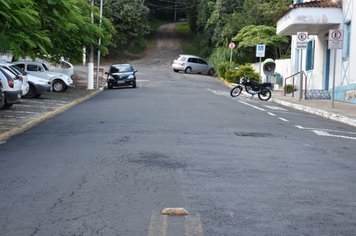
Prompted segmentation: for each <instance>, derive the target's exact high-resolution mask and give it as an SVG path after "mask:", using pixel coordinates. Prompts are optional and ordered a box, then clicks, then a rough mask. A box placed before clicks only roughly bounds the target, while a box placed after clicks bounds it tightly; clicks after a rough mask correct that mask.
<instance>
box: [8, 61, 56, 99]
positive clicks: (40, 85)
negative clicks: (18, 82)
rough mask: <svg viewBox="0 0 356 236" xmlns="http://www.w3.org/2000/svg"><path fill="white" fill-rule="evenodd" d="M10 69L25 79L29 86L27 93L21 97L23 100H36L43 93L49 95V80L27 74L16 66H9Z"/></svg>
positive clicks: (50, 88) (50, 89) (50, 87)
mask: <svg viewBox="0 0 356 236" xmlns="http://www.w3.org/2000/svg"><path fill="white" fill-rule="evenodd" d="M10 69H11V70H13V71H15V72H16V73H18V74H20V75H22V76H24V77H27V81H28V84H29V91H28V93H27V94H26V95H25V96H23V97H25V98H38V97H40V96H41V95H42V94H43V93H49V92H51V91H52V83H51V81H49V80H46V79H42V78H40V77H38V76H35V75H31V74H28V73H27V72H26V71H24V70H22V69H21V68H19V67H18V66H16V65H10Z"/></svg>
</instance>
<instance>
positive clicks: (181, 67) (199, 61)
mask: <svg viewBox="0 0 356 236" xmlns="http://www.w3.org/2000/svg"><path fill="white" fill-rule="evenodd" d="M172 69H173V71H174V72H179V71H184V73H187V74H189V73H204V74H208V75H214V73H215V72H214V66H213V65H210V64H209V63H207V62H206V61H205V60H204V59H203V58H201V57H198V56H193V55H185V54H182V55H179V56H178V57H177V58H176V59H175V60H174V61H173V64H172Z"/></svg>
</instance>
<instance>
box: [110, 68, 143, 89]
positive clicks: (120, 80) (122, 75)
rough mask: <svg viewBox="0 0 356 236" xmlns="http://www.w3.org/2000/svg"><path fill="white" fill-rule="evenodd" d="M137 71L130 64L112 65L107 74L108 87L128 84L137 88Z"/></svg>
mask: <svg viewBox="0 0 356 236" xmlns="http://www.w3.org/2000/svg"><path fill="white" fill-rule="evenodd" d="M136 72H137V70H135V69H134V68H133V66H132V65H130V64H115V65H112V66H111V67H110V70H109V72H105V74H107V79H106V81H107V84H108V89H112V88H113V87H115V86H127V85H129V86H130V85H131V86H132V87H133V88H136V75H135V74H136Z"/></svg>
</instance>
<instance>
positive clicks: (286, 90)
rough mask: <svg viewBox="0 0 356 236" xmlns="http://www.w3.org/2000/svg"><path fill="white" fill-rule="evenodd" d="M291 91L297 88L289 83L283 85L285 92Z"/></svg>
mask: <svg viewBox="0 0 356 236" xmlns="http://www.w3.org/2000/svg"><path fill="white" fill-rule="evenodd" d="M293 91H297V88H296V87H295V86H293V85H291V84H287V85H285V86H284V92H285V93H292V92H293Z"/></svg>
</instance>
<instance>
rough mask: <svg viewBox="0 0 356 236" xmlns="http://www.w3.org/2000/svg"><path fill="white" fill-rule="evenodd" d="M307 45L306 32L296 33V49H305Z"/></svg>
mask: <svg viewBox="0 0 356 236" xmlns="http://www.w3.org/2000/svg"><path fill="white" fill-rule="evenodd" d="M307 47H308V32H298V33H297V49H306V48H307Z"/></svg>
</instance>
